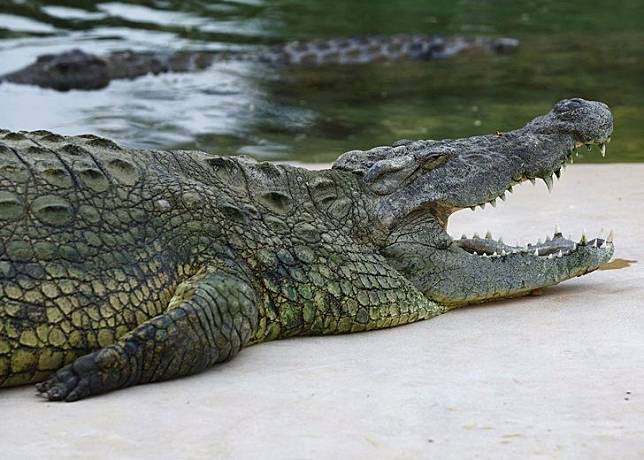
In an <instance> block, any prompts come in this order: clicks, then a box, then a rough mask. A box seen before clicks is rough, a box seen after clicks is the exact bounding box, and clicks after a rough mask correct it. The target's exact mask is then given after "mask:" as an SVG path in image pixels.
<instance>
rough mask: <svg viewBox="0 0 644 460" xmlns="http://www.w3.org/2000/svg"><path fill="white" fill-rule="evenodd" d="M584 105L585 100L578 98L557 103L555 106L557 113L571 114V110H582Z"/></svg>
mask: <svg viewBox="0 0 644 460" xmlns="http://www.w3.org/2000/svg"><path fill="white" fill-rule="evenodd" d="M582 105H583V100H582V99H579V98H577V97H575V98H573V99H564V100H563V101H559V102H557V104H556V105H555V112H559V113H562V112H569V111H571V110H576V109H579V108H581V107H582Z"/></svg>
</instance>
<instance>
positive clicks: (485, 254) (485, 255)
mask: <svg viewBox="0 0 644 460" xmlns="http://www.w3.org/2000/svg"><path fill="white" fill-rule="evenodd" d="M481 255H482V256H483V257H489V256H488V255H487V252H484V253H483V254H481Z"/></svg>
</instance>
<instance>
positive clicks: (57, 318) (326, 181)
mask: <svg viewBox="0 0 644 460" xmlns="http://www.w3.org/2000/svg"><path fill="white" fill-rule="evenodd" d="M612 129H613V125H612V116H611V113H610V111H609V109H608V107H607V106H606V105H605V104H603V103H601V102H590V101H585V100H583V99H569V100H563V101H560V102H558V103H557V104H556V105H555V106H554V108H553V109H552V111H550V112H549V113H548V114H546V115H544V116H541V117H538V118H535V119H534V120H532V121H531V122H529V123H528V124H527V125H525V126H524V127H523V128H520V129H517V130H515V131H510V132H506V133H498V134H492V135H485V136H476V137H470V138H465V139H457V140H440V141H433V140H419V141H400V142H397V143H395V144H393V145H392V146H384V147H376V148H373V149H371V150H366V151H361V150H353V151H350V152H346V153H344V154H343V155H342V156H340V158H338V160H337V161H336V162H335V163H334V165H333V168H332V169H329V170H323V171H310V170H307V169H302V168H297V167H292V166H282V165H275V164H271V163H258V162H255V161H252V160H248V159H245V158H235V157H216V156H211V155H209V154H206V153H203V152H195V151H155V150H130V149H126V148H122V147H120V146H118V145H116V144H115V143H113V142H112V141H109V140H107V139H103V138H100V137H96V136H92V135H85V136H77V137H64V136H60V135H56V134H52V133H50V132H47V131H35V132H9V131H2V132H1V133H0V387H8V386H14V385H22V384H27V383H35V382H41V383H39V384H38V386H37V388H38V391H39V392H40V393H41V394H43V395H44V396H46V397H47V398H49V399H51V400H66V401H73V400H77V399H80V398H84V397H86V396H89V395H93V394H97V393H103V392H106V391H110V390H114V389H117V388H123V387H127V386H129V385H134V384H140V383H146V382H154V381H160V380H165V379H170V378H174V377H180V376H183V375H188V374H192V373H195V372H199V371H201V370H204V369H206V368H208V367H210V366H212V365H213V364H215V363H219V362H222V361H226V360H229V359H231V358H232V357H233V356H235V355H236V354H237V353H238V352H239V351H240V350H241V349H242V348H244V347H247V346H249V345H252V344H256V343H259V342H264V341H268V340H273V339H278V338H285V337H290V336H297V335H313V334H339V333H345V332H356V331H366V330H371V329H380V328H386V327H391V326H398V325H401V324H405V323H410V322H413V321H418V320H422V319H427V318H432V317H433V316H436V315H439V314H441V313H444V312H446V311H447V310H449V309H451V308H454V307H458V306H461V305H466V304H471V303H478V302H485V301H490V300H494V299H498V298H507V297H516V296H521V295H524V294H528V293H530V292H532V291H534V290H537V289H540V288H543V287H544V286H551V285H554V284H557V283H559V282H561V281H564V280H567V279H569V278H572V277H575V276H580V275H583V274H585V273H588V272H591V271H593V270H595V269H597V268H598V267H599V265H600V264H602V263H604V262H606V261H607V260H609V258H610V257H611V255H612V254H613V243H612V237H610V236H609V237H608V238H607V239H606V240H603V239H600V238H596V239H592V240H588V239H587V238H586V236H585V235H584V236H582V239H581V241H578V242H573V241H570V240H568V239H566V238H564V237H563V236H562V234H561V232H560V231H558V230H557V231H556V232H555V234H554V235H553V237H552V239H549V240H548V241H546V242H545V243H537V244H530V245H527V246H526V247H515V246H510V245H507V244H505V243H503V242H501V241H496V240H494V239H491V237H490V236H489V235H487V237H478V236H476V235H475V236H474V237H472V238H462V239H452V238H451V237H450V235H449V234H448V233H447V231H446V227H447V220H448V217H449V215H450V214H451V213H453V212H455V211H458V210H460V209H466V208H470V207H471V208H474V207H476V206H483V205H485V204H486V203H494V202H495V200H496V199H497V198H499V197H500V198H504V197H505V194H506V192H508V191H511V190H512V186H514V185H516V184H518V183H519V182H522V181H524V180H534V178H542V179H543V180H544V181H545V183H546V184H547V185H548V187H551V186H552V181H553V175H556V176H559V174H560V172H561V170H562V168H563V166H564V164H565V163H566V161H567V160H569V159H571V158H572V155H573V152H574V151H575V149H576V148H577V147H578V146H581V145H584V144H586V145H588V146H590V145H592V144H598V145H599V147H600V150H601V151H602V152H604V149H605V143H606V142H608V141H609V139H610V135H611V133H612ZM293 346H297V344H293Z"/></svg>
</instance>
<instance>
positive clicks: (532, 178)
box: [528, 177, 536, 185]
mask: <svg viewBox="0 0 644 460" xmlns="http://www.w3.org/2000/svg"><path fill="white" fill-rule="evenodd" d="M528 179H530V182H532V185H534V184H535V183H536V182H535V180H534V177H528Z"/></svg>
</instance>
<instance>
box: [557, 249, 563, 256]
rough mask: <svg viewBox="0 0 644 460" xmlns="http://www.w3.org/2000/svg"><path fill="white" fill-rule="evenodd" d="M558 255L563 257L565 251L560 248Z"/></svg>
mask: <svg viewBox="0 0 644 460" xmlns="http://www.w3.org/2000/svg"><path fill="white" fill-rule="evenodd" d="M557 257H563V251H562V250H561V249H559V252H558V253H557Z"/></svg>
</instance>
